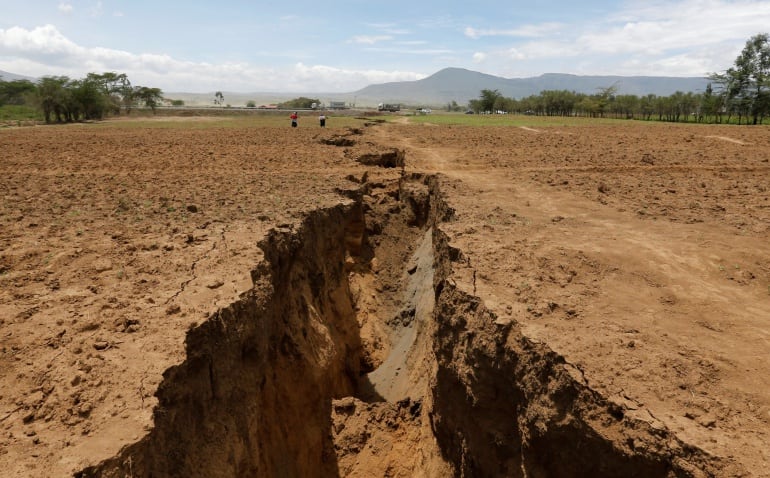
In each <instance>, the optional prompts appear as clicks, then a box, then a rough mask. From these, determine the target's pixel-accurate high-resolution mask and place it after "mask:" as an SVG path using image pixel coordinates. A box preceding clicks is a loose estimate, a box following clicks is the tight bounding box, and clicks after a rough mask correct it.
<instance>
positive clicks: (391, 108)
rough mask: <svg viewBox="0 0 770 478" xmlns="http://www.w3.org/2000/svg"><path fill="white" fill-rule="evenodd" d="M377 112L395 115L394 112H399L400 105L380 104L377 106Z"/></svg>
mask: <svg viewBox="0 0 770 478" xmlns="http://www.w3.org/2000/svg"><path fill="white" fill-rule="evenodd" d="M377 111H390V112H391V113H395V112H396V111H401V105H399V104H390V103H380V104H379V105H377Z"/></svg>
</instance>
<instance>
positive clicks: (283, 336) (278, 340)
mask: <svg viewBox="0 0 770 478" xmlns="http://www.w3.org/2000/svg"><path fill="white" fill-rule="evenodd" d="M361 213H362V212H361V207H360V203H350V204H347V205H340V206H338V207H335V208H331V209H328V210H320V211H316V212H314V213H312V214H311V215H310V216H309V217H308V218H307V219H306V220H305V221H304V222H303V223H302V225H301V227H300V229H299V230H297V231H291V230H273V231H272V232H271V233H270V234H269V236H268V237H267V238H266V239H265V240H264V241H263V243H262V244H261V246H262V248H263V249H264V251H265V256H266V261H265V262H264V263H262V265H261V266H260V267H259V268H258V269H257V270H255V271H254V272H253V273H252V275H253V278H254V281H255V287H254V288H253V290H251V291H250V292H248V293H247V294H244V295H243V296H242V297H241V299H240V300H239V301H237V302H235V303H234V304H232V305H231V306H229V307H227V308H224V309H221V310H220V311H218V312H217V313H216V314H215V315H214V316H212V317H211V318H210V319H208V320H207V321H206V322H205V323H203V324H201V325H200V326H198V327H196V328H195V329H193V330H191V331H190V332H189V333H188V336H187V360H186V361H185V362H184V363H183V364H181V365H179V366H177V367H173V368H171V369H169V370H168V371H166V373H165V374H164V381H163V382H162V384H161V386H160V388H159V390H158V392H157V396H158V399H159V405H158V406H157V408H156V409H155V412H154V422H155V424H154V429H153V430H152V431H151V432H150V433H149V434H148V435H147V436H146V437H145V438H144V439H142V440H141V441H140V442H138V443H136V444H134V445H131V446H130V447H128V448H127V449H125V450H124V451H123V452H122V453H121V454H120V455H119V456H117V457H116V458H114V459H112V460H109V461H107V462H105V463H102V464H101V465H99V466H97V467H94V468H90V469H87V470H85V471H84V472H82V473H81V474H80V476H153V477H161V476H209V477H215V476H223V477H224V476H228V477H233V476H335V475H336V474H337V468H336V459H335V457H334V451H333V447H332V446H331V441H330V440H331V438H330V433H329V430H330V420H331V418H330V417H331V412H330V410H331V400H332V399H333V398H335V397H343V396H347V395H352V394H354V392H355V388H356V383H357V380H358V376H359V371H360V360H361V347H360V341H359V338H358V337H359V336H358V324H357V322H356V317H355V314H354V311H353V308H352V304H351V301H350V291H349V289H348V282H347V276H346V274H347V273H346V271H345V267H344V264H345V255H346V254H347V253H348V247H347V245H350V244H356V243H358V242H360V237H355V236H356V235H357V234H360V227H359V225H360V222H361Z"/></svg>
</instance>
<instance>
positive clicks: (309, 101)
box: [278, 96, 321, 109]
mask: <svg viewBox="0 0 770 478" xmlns="http://www.w3.org/2000/svg"><path fill="white" fill-rule="evenodd" d="M313 104H316V105H319V104H321V100H319V99H318V98H307V97H305V96H300V97H299V98H294V99H293V100H289V101H284V102H283V103H278V107H279V108H283V109H292V108H296V109H309V108H312V107H313Z"/></svg>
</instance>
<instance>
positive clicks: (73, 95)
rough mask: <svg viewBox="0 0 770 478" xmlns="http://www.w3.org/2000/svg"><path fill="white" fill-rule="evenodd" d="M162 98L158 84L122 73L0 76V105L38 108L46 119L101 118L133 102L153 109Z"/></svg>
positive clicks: (56, 120) (49, 121)
mask: <svg viewBox="0 0 770 478" xmlns="http://www.w3.org/2000/svg"><path fill="white" fill-rule="evenodd" d="M162 100H163V92H162V91H161V90H160V89H159V88H150V87H146V86H136V85H132V84H131V81H129V79H128V76H126V75H125V74H124V73H115V72H106V73H101V74H99V73H88V75H86V77H85V78H82V79H74V80H73V79H70V78H69V77H67V76H46V77H43V78H42V79H40V80H39V81H38V82H37V83H33V82H31V81H29V80H13V81H3V80H2V78H0V106H5V105H11V106H19V107H22V106H27V107H32V108H35V109H36V110H38V111H39V112H40V113H41V114H42V116H43V118H44V119H45V122H46V123H52V122H54V121H55V122H57V123H65V122H68V123H69V122H73V121H83V120H100V119H103V118H104V117H105V116H107V115H111V114H114V115H119V114H120V112H121V110H124V111H126V113H130V112H131V109H132V108H134V107H136V106H146V107H149V108H151V109H152V110H153V111H155V107H156V106H158V105H159V104H160V102H161V101H162Z"/></svg>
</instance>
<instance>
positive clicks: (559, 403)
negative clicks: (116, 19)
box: [0, 117, 770, 477]
mask: <svg viewBox="0 0 770 478" xmlns="http://www.w3.org/2000/svg"><path fill="white" fill-rule="evenodd" d="M527 121H528V122H527V123H526V124H522V123H521V119H520V118H518V119H516V120H515V121H514V120H513V119H512V120H511V123H510V124H507V125H505V124H504V125H499V124H496V125H490V126H483V125H476V126H468V125H451V124H441V125H438V124H431V120H430V118H427V119H422V120H421V122H420V123H419V124H418V123H414V124H412V123H410V122H409V119H408V118H405V117H399V118H398V119H397V120H396V121H390V122H386V123H381V122H374V121H370V120H365V119H355V118H352V117H346V118H341V117H340V118H334V117H332V118H330V121H329V124H331V125H332V127H331V128H326V129H321V128H319V127H318V126H317V123H316V121H314V120H313V119H311V118H301V119H300V127H299V128H297V129H292V128H290V127H288V124H284V123H288V122H287V121H282V120H279V119H278V118H274V119H264V118H262V119H249V118H239V119H236V120H232V119H228V118H177V119H174V118H165V119H160V120H155V121H153V120H144V121H127V120H121V121H109V122H104V123H99V124H85V125H66V126H51V127H28V128H9V129H4V130H0V150H1V151H2V157H1V158H0V371H1V372H0V431H2V433H0V469H3V470H10V471H9V472H8V473H7V476H14V477H21V476H71V475H73V474H78V476H123V475H125V474H127V473H132V475H130V476H149V475H150V474H153V476H174V475H175V474H187V473H189V471H190V470H199V471H200V470H204V471H205V473H204V474H206V475H207V476H213V475H212V474H216V473H214V472H213V471H212V470H218V471H217V473H218V474H219V475H220V476H311V475H313V474H316V476H384V473H385V472H386V471H387V470H390V471H389V472H388V473H392V476H445V475H447V474H450V475H456V476H472V475H473V474H476V475H478V476H481V475H483V476H486V475H504V476H525V475H526V476H569V475H576V474H577V475H580V474H584V475H594V476H628V473H629V470H635V472H638V473H639V476H666V475H667V474H668V475H670V476H770V473H768V471H767V470H768V469H770V453H768V451H767V447H766V443H768V442H769V441H770V436H768V434H769V433H770V353H769V352H770V192H768V188H770V163H769V161H770V135H768V131H767V130H766V128H762V127H759V128H757V127H736V126H707V125H668V124H660V123H643V122H628V121H618V122H607V121H604V122H592V121H576V120H572V121H568V122H564V123H563V124H561V123H559V122H553V121H547V122H546V121H543V120H539V119H537V118H531V119H527ZM438 122H440V121H439V120H438V119H437V120H436V123H438ZM319 211H320V212H319ZM338 214H339V216H337V215H338ZM423 237H424V238H426V239H424V241H427V242H424V241H423ZM338 247H339V250H337V248H338ZM311 252H312V253H311ZM282 274H286V282H285V283H283V282H280V281H279V278H280V277H283V275H282ZM268 277H269V278H272V279H270V280H267V279H266V278H268ZM418 278H419V279H420V280H419V281H418V280H417V279H418ZM420 284H422V285H420ZM426 291H427V292H426ZM255 304H256V305H255ZM274 304H283V305H281V306H280V307H277V306H275V305H274ZM252 306H253V307H252ZM271 307H277V309H276V310H275V311H274V312H271V311H272V310H273V309H272V308H271ZM348 319H349V320H348ZM273 320H274V321H273ZM255 324H256V325H255ZM351 324H352V325H351ZM252 328H253V330H252ZM405 337H406V338H405ZM407 338H408V340H407ZM263 339H264V340H263ZM236 342H237V344H236ZM263 342H264V344H263ZM257 343H259V344H260V345H254V344H257ZM225 357H227V358H226V359H225ZM225 360H227V361H226V362H224V361H225ZM399 360H401V361H399ZM220 361H221V362H220ZM202 364H203V365H202ZM225 364H226V365H225ZM378 370H379V372H378ZM201 371H202V372H201ZM228 371H231V372H228ZM236 371H237V373H236ZM228 373H232V375H228ZM405 377H406V378H405ZM202 384H204V385H202ZM197 387H202V389H203V390H206V393H200V392H199V390H201V389H199V388H197ZM316 404H317V406H316ZM238 423H246V424H248V426H246V425H244V426H242V427H241V426H237V424H238ZM304 424H306V425H307V426H306V427H305V425H304ZM206 435H209V436H210V437H216V439H213V438H212V439H210V440H209V441H208V442H207V440H205V439H203V438H201V437H204V436H206ZM458 437H460V438H458ZM214 442H216V446H215V445H214ZM223 443H226V445H222V444H223ZM279 445H280V446H279ZM153 450H162V452H161V451H158V452H155V451H153ZM161 455H162V456H161ZM204 471H201V472H204Z"/></svg>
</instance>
